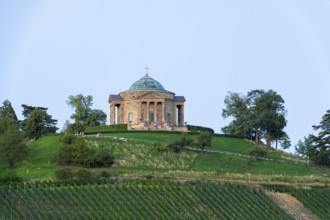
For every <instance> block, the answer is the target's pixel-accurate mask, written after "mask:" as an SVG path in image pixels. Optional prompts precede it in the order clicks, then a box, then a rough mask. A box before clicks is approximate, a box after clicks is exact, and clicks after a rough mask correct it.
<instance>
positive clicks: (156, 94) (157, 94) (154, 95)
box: [137, 92, 165, 99]
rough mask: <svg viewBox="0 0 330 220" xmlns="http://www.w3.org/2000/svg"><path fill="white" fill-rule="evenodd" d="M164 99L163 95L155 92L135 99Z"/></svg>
mask: <svg viewBox="0 0 330 220" xmlns="http://www.w3.org/2000/svg"><path fill="white" fill-rule="evenodd" d="M163 98H165V95H164V94H161V93H156V92H146V93H144V94H142V95H140V96H138V97H137V99H163Z"/></svg>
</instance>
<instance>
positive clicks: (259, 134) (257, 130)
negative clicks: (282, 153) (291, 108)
mask: <svg viewBox="0 0 330 220" xmlns="http://www.w3.org/2000/svg"><path fill="white" fill-rule="evenodd" d="M225 105H226V108H225V109H223V110H222V116H223V117H224V118H228V117H233V121H232V122H230V124H229V125H228V126H226V127H224V128H222V131H223V132H225V133H226V134H230V135H237V136H241V137H245V138H249V139H252V138H253V139H255V141H256V142H257V143H259V142H260V140H261V139H262V138H265V139H266V141H267V145H268V146H269V147H270V146H271V143H272V141H274V140H275V141H276V140H279V139H281V138H282V136H283V135H284V131H283V129H284V127H285V126H286V120H285V114H286V110H285V108H284V100H283V98H282V97H281V96H280V95H279V94H277V93H276V92H274V91H272V90H269V91H267V92H265V91H264V90H251V91H250V92H248V93H247V96H243V95H240V94H237V93H231V92H230V93H229V94H228V95H227V97H226V99H225Z"/></svg>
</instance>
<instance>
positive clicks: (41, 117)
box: [20, 104, 58, 139]
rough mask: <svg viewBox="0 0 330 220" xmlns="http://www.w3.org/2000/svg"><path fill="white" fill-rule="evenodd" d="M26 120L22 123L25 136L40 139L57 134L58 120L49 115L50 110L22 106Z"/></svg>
mask: <svg viewBox="0 0 330 220" xmlns="http://www.w3.org/2000/svg"><path fill="white" fill-rule="evenodd" d="M22 107H23V112H22V114H23V116H24V120H23V121H20V124H21V128H22V130H23V131H24V133H25V136H27V137H29V138H31V139H32V138H35V139H38V138H39V137H41V136H42V135H46V134H55V133H56V131H57V130H58V128H57V127H56V124H57V120H56V119H53V118H52V116H51V115H49V114H48V113H47V110H48V108H44V107H34V106H29V105H24V104H23V105H22Z"/></svg>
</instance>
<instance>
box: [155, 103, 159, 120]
mask: <svg viewBox="0 0 330 220" xmlns="http://www.w3.org/2000/svg"><path fill="white" fill-rule="evenodd" d="M154 103H155V111H154V122H157V121H158V120H157V102H154Z"/></svg>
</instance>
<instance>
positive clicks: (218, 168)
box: [0, 132, 330, 180]
mask: <svg viewBox="0 0 330 220" xmlns="http://www.w3.org/2000/svg"><path fill="white" fill-rule="evenodd" d="M180 135H181V134H177V133H168V134H166V133H165V134H164V133H147V132H146V133H141V132H129V133H116V134H106V135H105V136H104V138H102V139H97V138H95V136H94V135H91V136H86V137H85V139H86V140H87V142H88V143H89V145H90V146H91V147H98V146H99V145H100V144H103V145H105V146H106V147H108V148H110V149H111V150H112V152H113V154H114V155H115V157H116V163H115V165H114V166H113V167H111V168H103V169H104V170H107V171H109V172H113V171H114V172H117V171H120V173H125V172H128V173H130V174H132V173H133V174H134V172H136V173H138V174H141V173H143V172H145V173H160V174H161V173H164V172H168V171H175V170H178V171H193V172H215V173H218V174H219V175H220V174H221V175H223V174H227V173H229V174H247V173H250V174H252V175H281V176H306V175H312V176H324V177H325V178H329V176H330V169H329V168H319V167H316V166H312V165H307V164H303V163H297V164H294V163H293V162H288V163H280V162H276V161H264V160H257V161H252V162H251V159H250V158H246V157H241V156H235V155H226V154H222V153H209V152H203V153H201V152H196V151H189V150H183V152H182V153H180V154H176V153H174V152H172V151H166V152H158V151H157V150H156V149H155V148H154V146H153V144H154V143H155V142H161V143H163V144H164V145H166V144H167V143H170V142H172V141H173V140H175V139H178V138H180ZM189 136H190V137H191V138H195V137H196V136H195V135H189ZM114 137H124V138H128V142H127V143H125V142H120V141H119V140H115V139H114ZM59 145H60V140H59V135H53V136H46V137H42V138H40V139H39V140H37V141H35V142H33V143H31V144H30V145H29V148H30V153H29V155H28V157H27V159H26V161H27V162H28V165H29V166H28V167H27V166H26V163H23V162H22V163H20V164H17V168H16V171H17V173H18V175H19V176H22V177H23V178H24V179H25V180H36V179H37V180H38V179H43V180H44V179H51V178H53V177H54V171H55V170H56V169H58V168H61V167H60V166H58V165H56V161H55V155H56V151H57V148H58V146H59ZM254 146H255V145H254V143H253V142H249V141H246V140H244V139H237V138H228V137H214V138H213V141H212V149H216V150H223V151H229V152H234V153H242V154H244V153H246V152H247V151H248V150H249V149H251V148H252V147H254ZM271 154H272V155H273V157H277V158H281V159H283V158H284V159H285V160H290V159H296V158H295V157H292V156H290V155H287V154H283V153H281V152H280V151H275V150H273V151H271ZM74 169H79V168H74ZM5 170H6V166H5V165H2V166H1V167H0V171H1V173H4V171H5ZM27 170H28V172H27ZM90 170H91V171H93V172H94V173H97V172H99V170H101V169H90ZM142 175H143V174H142ZM0 176H1V174H0Z"/></svg>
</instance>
